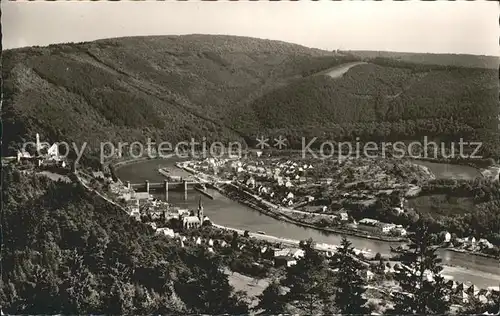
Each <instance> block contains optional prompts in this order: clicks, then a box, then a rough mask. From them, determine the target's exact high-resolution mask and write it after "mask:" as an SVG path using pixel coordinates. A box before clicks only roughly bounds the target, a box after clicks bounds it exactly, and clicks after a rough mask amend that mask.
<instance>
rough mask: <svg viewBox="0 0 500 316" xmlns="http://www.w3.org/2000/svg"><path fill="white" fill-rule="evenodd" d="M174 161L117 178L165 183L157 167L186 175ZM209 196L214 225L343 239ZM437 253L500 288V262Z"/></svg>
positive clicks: (460, 272)
mask: <svg viewBox="0 0 500 316" xmlns="http://www.w3.org/2000/svg"><path fill="white" fill-rule="evenodd" d="M174 162H175V161H174V160H147V161H144V162H139V163H136V164H130V165H125V166H123V167H120V168H119V169H118V170H117V176H118V177H119V178H120V179H121V180H122V181H131V182H132V183H139V182H143V181H145V180H149V181H150V182H162V181H163V179H164V177H163V176H162V175H161V174H160V173H159V172H158V168H160V167H170V168H169V169H170V170H171V172H172V174H173V175H187V173H186V172H185V171H183V170H180V169H178V168H176V167H175V166H174ZM210 193H211V194H213V196H214V199H213V200H210V199H208V198H205V197H204V196H202V199H203V206H204V210H205V214H206V215H207V216H208V217H210V219H211V220H212V221H213V222H214V223H217V224H219V225H223V226H228V227H234V228H238V229H242V230H249V231H252V232H256V231H264V232H265V233H266V234H268V235H273V236H278V237H283V238H290V239H299V240H303V239H307V238H312V239H313V240H314V241H317V242H324V243H328V244H336V245H338V244H340V240H341V236H340V235H338V234H326V233H324V232H321V231H318V230H315V229H311V228H305V227H300V226H297V225H294V224H290V223H286V222H282V221H279V220H276V219H274V218H272V217H269V216H266V215H263V214H261V213H259V212H257V211H256V210H253V209H252V208H249V207H247V206H245V205H242V204H240V203H238V202H235V201H233V200H231V199H229V198H227V197H225V196H223V195H222V194H220V193H219V192H217V191H214V190H210ZM199 197H200V193H199V192H197V191H195V190H190V191H189V193H188V199H187V200H186V201H184V194H183V193H182V192H169V200H170V202H171V203H173V204H174V205H178V206H181V207H186V208H193V209H194V208H196V207H197V205H198V199H199ZM347 237H348V239H349V240H350V241H351V242H352V244H353V246H354V247H356V248H358V249H366V250H370V251H372V252H374V253H376V252H380V253H381V254H389V253H390V246H391V245H398V243H390V242H384V241H377V240H370V239H365V238H360V237H355V236H347ZM438 254H439V256H440V257H441V259H442V260H443V264H445V265H452V266H460V267H462V268H454V267H447V268H446V270H445V274H446V275H447V276H450V277H451V278H453V279H454V280H456V281H459V282H467V281H470V282H472V283H474V284H476V285H477V286H479V287H483V288H484V287H488V286H498V285H499V284H500V262H499V261H498V260H495V259H491V258H484V257H479V256H472V255H469V254H464V253H457V252H453V251H449V250H444V249H440V250H439V252H438Z"/></svg>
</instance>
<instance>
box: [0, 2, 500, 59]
mask: <svg viewBox="0 0 500 316" xmlns="http://www.w3.org/2000/svg"><path fill="white" fill-rule="evenodd" d="M1 6H2V33H3V36H4V37H3V45H4V46H3V47H4V48H5V49H9V48H15V47H24V46H33V45H41V46H43V45H49V44H53V43H63V42H81V41H90V40H95V39H100V38H110V37H121V36H138V35H181V34H193V33H196V34H228V35H240V36H251V37H258V38H267V39H274V40H281V41H286V42H291V43H297V44H301V45H304V46H308V47H316V48H321V49H327V50H333V49H343V50H349V49H351V50H361V49H366V50H385V51H400V52H430V53H467V54H477V55H494V56H499V55H500V50H499V36H500V28H499V25H498V21H499V20H498V16H499V5H498V4H497V3H496V1H467V2H466V1H457V2H449V1H437V2H434V1H432V2H424V1H404V2H395V1H381V2H374V1H338V2H337V1H327V0H321V1H317V2H313V1H297V2H295V1H294V2H290V1H281V2H268V1H262V0H261V1H252V2H250V1H238V2H234V1H231V2H229V1H217V2H212V1H210V2H205V1H203V2H202V1H195V0H191V1H186V2H178V1H168V0H167V1H161V2H158V1H141V2H136V1H127V2H125V1H121V2H109V1H92V2H87V1H81V2H80V1H78V2H76V1H40V2H36V1H33V2H11V1H9V2H6V1H2V2H1Z"/></svg>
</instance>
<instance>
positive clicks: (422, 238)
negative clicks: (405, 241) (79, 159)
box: [392, 220, 451, 314]
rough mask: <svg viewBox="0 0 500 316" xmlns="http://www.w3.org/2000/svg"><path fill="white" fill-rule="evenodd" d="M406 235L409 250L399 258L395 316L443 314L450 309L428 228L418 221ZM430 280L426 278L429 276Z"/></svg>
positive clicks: (396, 277) (447, 291) (447, 293)
mask: <svg viewBox="0 0 500 316" xmlns="http://www.w3.org/2000/svg"><path fill="white" fill-rule="evenodd" d="M412 231H413V233H411V234H410V235H409V239H410V243H409V245H408V249H407V250H404V252H403V253H402V254H401V257H400V258H401V267H400V268H398V269H397V271H396V275H395V279H396V281H398V282H399V284H400V286H401V290H402V291H401V292H399V293H397V295H396V296H395V298H394V309H393V311H392V312H395V313H397V314H446V313H447V312H448V310H449V308H450V304H451V303H450V297H449V294H450V293H449V290H448V288H447V287H446V286H445V282H444V278H443V277H442V276H441V275H440V274H439V273H440V272H441V271H442V269H443V268H442V266H441V264H440V263H441V260H440V259H439V258H437V255H436V247H434V246H432V244H433V240H432V239H431V234H430V232H429V228H428V226H427V225H426V224H425V223H424V222H423V221H422V220H419V221H418V222H417V223H415V225H414V228H413V229H412ZM429 275H430V276H432V278H429V277H428V276H429Z"/></svg>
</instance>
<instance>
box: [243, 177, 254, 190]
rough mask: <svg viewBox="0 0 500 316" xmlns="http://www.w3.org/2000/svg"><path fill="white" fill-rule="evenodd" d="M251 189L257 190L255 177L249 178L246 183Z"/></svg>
mask: <svg viewBox="0 0 500 316" xmlns="http://www.w3.org/2000/svg"><path fill="white" fill-rule="evenodd" d="M245 184H246V185H247V186H248V187H249V188H252V189H254V188H255V179H254V177H250V178H248V180H247V181H246V183H245Z"/></svg>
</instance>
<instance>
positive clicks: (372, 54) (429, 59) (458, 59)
mask: <svg viewBox="0 0 500 316" xmlns="http://www.w3.org/2000/svg"><path fill="white" fill-rule="evenodd" d="M344 53H346V54H351V55H354V56H356V57H359V58H368V59H373V58H377V57H380V58H390V59H396V60H401V61H405V62H412V63H419V64H428V65H429V64H431V65H443V66H458V67H467V68H487V69H498V67H499V64H500V58H499V57H498V56H487V55H469V54H431V53H405V52H390V51H370V50H348V51H344Z"/></svg>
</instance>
